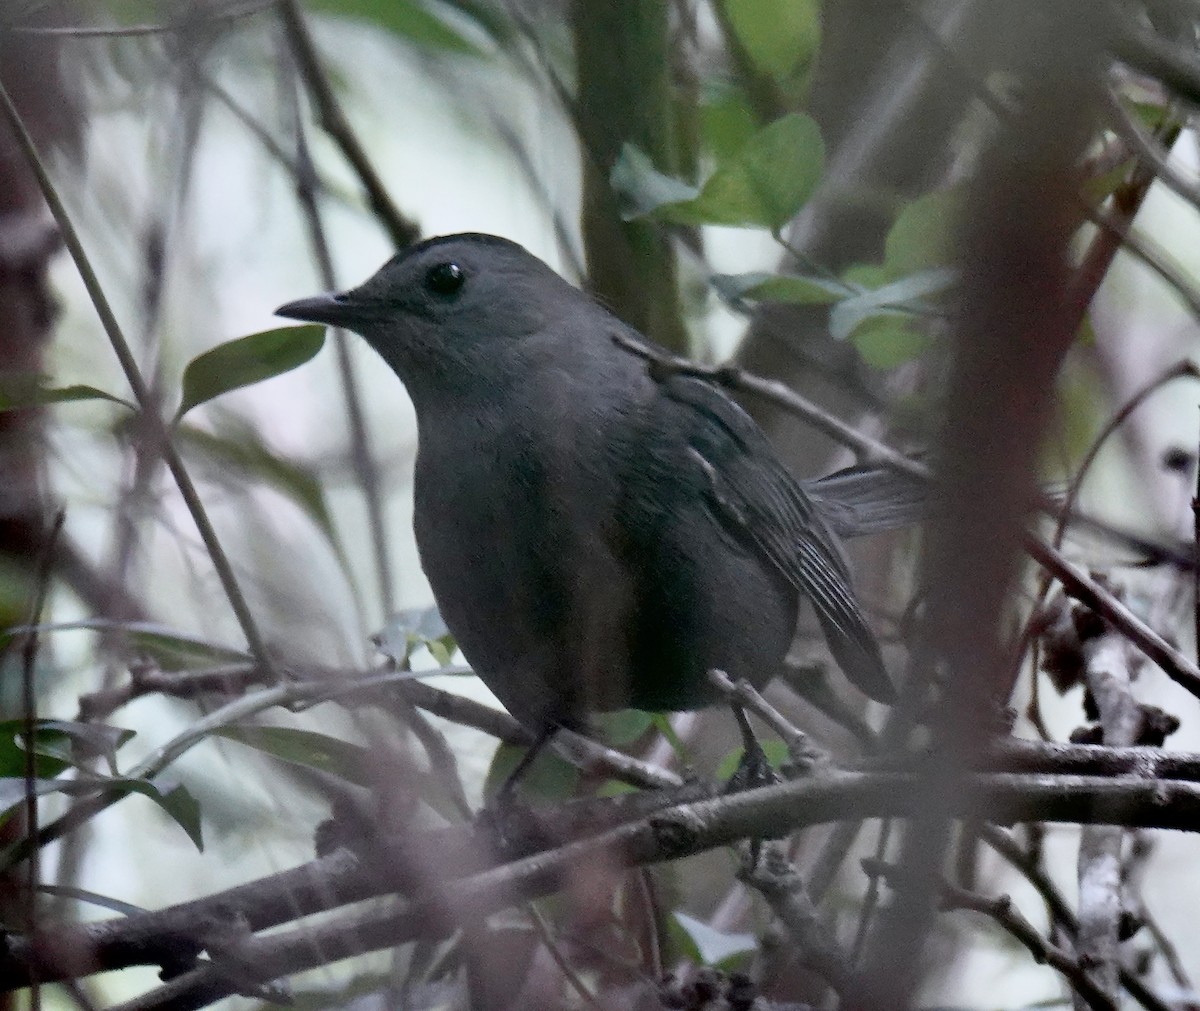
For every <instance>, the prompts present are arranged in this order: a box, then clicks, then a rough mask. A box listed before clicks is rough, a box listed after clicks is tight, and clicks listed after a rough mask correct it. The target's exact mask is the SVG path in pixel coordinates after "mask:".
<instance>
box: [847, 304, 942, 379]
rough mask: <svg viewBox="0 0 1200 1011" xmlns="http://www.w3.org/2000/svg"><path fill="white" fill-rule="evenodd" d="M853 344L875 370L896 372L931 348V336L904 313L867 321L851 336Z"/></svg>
mask: <svg viewBox="0 0 1200 1011" xmlns="http://www.w3.org/2000/svg"><path fill="white" fill-rule="evenodd" d="M850 342H851V343H852V344H853V345H854V346H855V347H856V348H857V349H858V353H859V354H860V355H861V356H862V359H863V361H865V362H866V363H867V364H868V365H870V366H871V367H872V368H876V369H894V368H895V367H896V366H898V365H903V364H904V363H905V362H909V361H912V360H913V359H914V358H916V357H918V356H919V355H920V354H921V353H922V352H923V351H924V350H925V349H926V348H927V347H929V335H928V334H927V333H924V332H923V331H921V330H918V329H917V328H916V327H914V326H913V325H912V323H911V318H910V317H909V316H908V315H907V314H904V313H881V314H880V315H878V316H870V317H868V318H867V319H864V320H863V321H862V322H861V323H859V324H858V326H856V327H855V328H854V329H853V330H852V331H851V332H850Z"/></svg>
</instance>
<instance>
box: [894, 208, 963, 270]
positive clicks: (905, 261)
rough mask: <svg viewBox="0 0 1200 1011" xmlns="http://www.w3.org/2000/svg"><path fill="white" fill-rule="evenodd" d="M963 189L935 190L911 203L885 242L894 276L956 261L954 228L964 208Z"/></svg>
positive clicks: (902, 212)
mask: <svg viewBox="0 0 1200 1011" xmlns="http://www.w3.org/2000/svg"><path fill="white" fill-rule="evenodd" d="M963 199H964V198H963V194H962V192H961V191H960V190H955V189H948V190H935V191H934V192H932V193H926V194H925V195H924V196H920V197H917V199H916V200H913V201H912V202H911V203H909V204H907V205H906V206H905V208H904V209H903V210H902V211H901V212H900V214H899V216H898V217H897V218H896V221H895V223H894V224H893V225H892V227H891V229H890V230H889V231H888V235H887V239H886V240H885V241H884V247H883V250H884V252H883V262H884V266H885V267H886V269H887V272H888V276H889V278H890V279H896V278H899V277H903V276H905V275H906V274H915V273H916V272H918V271H921V270H928V269H930V268H931V267H945V266H946V265H947V264H949V263H952V262H953V248H952V244H953V239H954V229H955V228H956V226H957V225H958V221H959V218H960V216H961V214H962V208H963Z"/></svg>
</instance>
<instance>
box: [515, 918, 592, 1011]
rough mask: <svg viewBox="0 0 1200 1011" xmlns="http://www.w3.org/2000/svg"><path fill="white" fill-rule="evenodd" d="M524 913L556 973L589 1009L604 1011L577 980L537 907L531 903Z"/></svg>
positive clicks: (572, 967) (576, 975) (572, 968)
mask: <svg viewBox="0 0 1200 1011" xmlns="http://www.w3.org/2000/svg"><path fill="white" fill-rule="evenodd" d="M525 911H526V912H527V913H528V914H529V920H530V922H531V923H532V924H533V930H534V933H536V934H537V935H538V937H539V938H540V939H541V942H542V946H543V947H544V948H545V949H546V951H547V953H548V954H549V955H550V958H551V959H552V960H553V961H554V964H555V965H557V966H558V971H559V972H561V973H562V974H563V979H565V980H566V981H567V983H568V984H570V986H571V989H572V990H574V991H575V992H576V993H577V994H579V997H580V999H581V1000H582V1001H583V1002H584V1004H586V1005H587V1006H588V1007H590V1008H597V1009H599V1011H604V1005H602V1004H601V1003H600V1002H599V1001H598V1000H596V995H595V994H594V993H592V991H591V990H589V989H588V987H587V984H586V983H584V981H583V980H582V979H580V978H579V973H577V972H576V971H575V967H574V966H573V965H571V963H570V962H568V961H567V958H566V956H565V955H564V954H563V953H562V951H561V950H560V949H559V947H558V941H557V940H556V939H555V937H554V934H553V933H552V932H551V930H550V924H548V923H547V922H546V918H545V917H544V916H542V914H541V913H540V912H539V911H538V908H537V906H535V905H534V904H533V903H532V902H531V903H530V904H529V906H528V907H527V908H526V910H525Z"/></svg>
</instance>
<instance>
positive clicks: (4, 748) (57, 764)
mask: <svg viewBox="0 0 1200 1011" xmlns="http://www.w3.org/2000/svg"><path fill="white" fill-rule="evenodd" d="M24 728H25V721H24V720H5V721H4V722H3V723H0V779H20V778H21V777H23V776H24V775H25V748H24V747H23V743H22V741H21V740H20V736H19V735H20V734H21V733H22V732H23V731H24ZM65 739H66V735H65V734H63V733H62V732H61V731H56V730H45V729H44V728H43V727H42V726H41V721H40V720H39V721H38V723H37V725H36V729H35V730H34V740H35V747H34V749H33V755H34V762H33V771H34V775H35V776H36V777H37V778H38V779H53V778H54V777H55V776H57V775H58V774H59V773H60V772H62V771H63V770H64V769H68V768H70V766H71V762H70V760H68V759H64V758H63V757H62V756H61V755H57V754H51V753H49V747H48V746H50V745H52V744H54V743H57V742H61V741H63V740H65Z"/></svg>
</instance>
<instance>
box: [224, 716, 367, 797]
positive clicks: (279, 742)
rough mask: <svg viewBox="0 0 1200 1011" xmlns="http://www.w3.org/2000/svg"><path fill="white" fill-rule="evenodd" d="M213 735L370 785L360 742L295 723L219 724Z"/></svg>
mask: <svg viewBox="0 0 1200 1011" xmlns="http://www.w3.org/2000/svg"><path fill="white" fill-rule="evenodd" d="M213 736H214V737H223V738H225V739H226V740H229V741H237V742H238V743H239V744H245V745H247V746H248V747H251V748H254V749H255V750H256V751H261V752H263V753H264V754H268V755H271V756H272V757H274V758H279V759H282V760H283V761H285V762H291V763H292V764H293V765H302V766H305V767H306V768H309V769H316V770H318V771H319V772H326V773H329V774H330V775H333V776H337V777H339V778H340V779H344V780H346V781H347V782H350V783H355V784H357V785H358V786H371V785H372V784H373V783H374V782H375V780H374V779H373V778H372V776H371V772H370V770H371V768H372V764H373V763H372V761H371V752H370V750H369V749H367V748H364V747H363V746H362V745H360V744H351V743H350V742H349V741H343V740H340V739H339V738H337V737H330V736H329V735H328V734H318V733H316V732H315V731H312V730H300V729H298V728H295V727H242V726H239V727H222V728H221V729H220V730H215V731H213Z"/></svg>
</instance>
